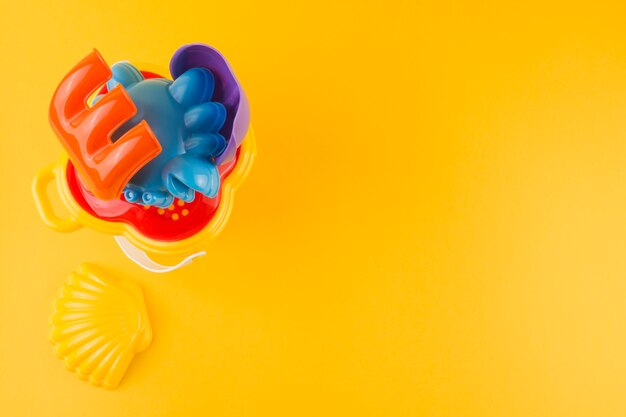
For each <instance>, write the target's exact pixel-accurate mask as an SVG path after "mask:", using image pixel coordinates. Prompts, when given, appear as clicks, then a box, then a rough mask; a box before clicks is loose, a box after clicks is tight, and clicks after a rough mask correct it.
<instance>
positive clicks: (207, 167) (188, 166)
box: [163, 155, 220, 198]
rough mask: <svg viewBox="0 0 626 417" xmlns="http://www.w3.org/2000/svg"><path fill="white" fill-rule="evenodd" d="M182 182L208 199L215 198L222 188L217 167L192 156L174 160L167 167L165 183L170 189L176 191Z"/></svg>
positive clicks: (164, 177) (164, 176)
mask: <svg viewBox="0 0 626 417" xmlns="http://www.w3.org/2000/svg"><path fill="white" fill-rule="evenodd" d="M175 180H178V181H180V182H181V183H182V184H184V185H185V186H187V187H189V188H192V189H194V190H196V191H198V192H200V193H202V194H204V195H206V196H207V197H211V198H212V197H215V196H216V195H217V191H218V190H219V187H220V174H219V171H218V170H217V167H216V166H215V165H214V164H213V163H212V162H211V161H208V160H206V159H202V158H197V157H194V156H191V155H181V156H178V157H176V158H173V159H172V160H170V161H169V162H168V164H167V165H166V166H165V169H164V173H163V183H164V184H165V187H166V188H167V189H168V190H169V189H176V187H177V186H178V184H177V183H176V182H175Z"/></svg>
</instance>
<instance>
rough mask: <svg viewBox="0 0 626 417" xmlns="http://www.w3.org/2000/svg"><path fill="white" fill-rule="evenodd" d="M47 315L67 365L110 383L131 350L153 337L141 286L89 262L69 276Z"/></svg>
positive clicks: (141, 348) (119, 376) (107, 385)
mask: <svg viewBox="0 0 626 417" xmlns="http://www.w3.org/2000/svg"><path fill="white" fill-rule="evenodd" d="M50 321H51V332H50V338H51V341H52V344H53V345H54V348H55V351H56V354H57V356H58V357H59V358H61V359H62V360H63V361H64V362H65V367H66V368H67V369H69V370H70V371H72V372H75V373H76V374H77V375H78V376H79V377H80V378H81V379H83V380H88V381H89V382H90V383H92V384H93V385H96V386H102V387H104V388H108V389H114V388H116V387H117V386H118V385H119V383H120V381H121V380H122V378H123V376H124V373H125V372H126V369H127V368H128V366H129V365H130V362H131V361H132V359H133V357H134V356H135V354H136V353H139V352H142V351H144V350H145V349H146V348H148V346H149V345H150V342H151V341H152V331H151V329H150V323H149V322H148V314H147V311H146V307H145V303H144V299H143V294H142V292H141V289H140V288H139V287H138V286H137V285H136V284H134V283H132V282H127V281H122V280H118V279H115V278H113V277H111V276H109V275H107V274H106V273H105V272H103V271H102V270H100V269H98V268H97V267H95V266H93V265H89V264H83V265H81V266H80V268H79V269H78V271H76V272H73V273H72V274H71V275H70V276H69V278H68V280H67V282H66V283H65V285H64V286H63V287H62V288H61V291H60V294H59V297H58V298H57V299H56V300H55V302H54V311H53V314H52V318H51V320H50Z"/></svg>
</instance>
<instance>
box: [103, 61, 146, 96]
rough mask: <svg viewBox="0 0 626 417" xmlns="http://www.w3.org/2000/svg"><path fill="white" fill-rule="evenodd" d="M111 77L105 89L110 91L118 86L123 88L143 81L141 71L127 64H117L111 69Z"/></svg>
mask: <svg viewBox="0 0 626 417" xmlns="http://www.w3.org/2000/svg"><path fill="white" fill-rule="evenodd" d="M111 72H112V73H113V77H112V78H111V79H110V80H109V81H107V88H108V89H109V91H111V90H112V89H113V88H114V87H115V86H117V85H118V84H122V86H123V87H124V88H128V87H129V86H131V85H133V84H135V83H138V82H139V81H143V79H144V78H143V75H142V74H141V71H139V70H138V69H137V68H135V67H134V66H133V65H132V64H130V63H128V62H118V63H116V64H113V66H112V67H111Z"/></svg>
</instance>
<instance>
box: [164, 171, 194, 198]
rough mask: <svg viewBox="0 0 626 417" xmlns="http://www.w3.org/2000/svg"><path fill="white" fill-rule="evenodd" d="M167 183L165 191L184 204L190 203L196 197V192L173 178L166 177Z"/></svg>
mask: <svg viewBox="0 0 626 417" xmlns="http://www.w3.org/2000/svg"><path fill="white" fill-rule="evenodd" d="M168 178H169V181H167V182H166V183H165V187H166V188H167V191H169V192H170V194H172V195H173V196H174V197H176V198H178V199H179V200H183V201H184V202H185V203H191V202H192V201H193V199H194V198H195V196H196V192H195V191H194V190H192V189H191V188H189V187H187V186H186V185H185V184H183V183H182V182H180V181H179V180H178V179H177V178H175V177H173V176H168Z"/></svg>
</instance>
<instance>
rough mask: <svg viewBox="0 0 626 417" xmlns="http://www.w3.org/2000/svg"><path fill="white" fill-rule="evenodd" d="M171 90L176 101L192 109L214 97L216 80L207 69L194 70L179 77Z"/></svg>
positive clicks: (171, 86)
mask: <svg viewBox="0 0 626 417" xmlns="http://www.w3.org/2000/svg"><path fill="white" fill-rule="evenodd" d="M169 88H170V94H171V95H172V97H173V98H174V100H176V101H177V102H179V103H180V104H181V105H183V106H185V107H191V106H195V105H197V104H200V103H202V102H205V101H209V100H210V99H211V97H213V89H214V88H215V78H214V77H213V74H212V73H211V71H209V70H207V69H205V68H192V69H190V70H187V71H185V72H184V73H183V74H182V75H181V76H180V77H178V78H177V79H176V80H175V81H174V82H173V83H172V85H170V87H169Z"/></svg>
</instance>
